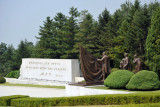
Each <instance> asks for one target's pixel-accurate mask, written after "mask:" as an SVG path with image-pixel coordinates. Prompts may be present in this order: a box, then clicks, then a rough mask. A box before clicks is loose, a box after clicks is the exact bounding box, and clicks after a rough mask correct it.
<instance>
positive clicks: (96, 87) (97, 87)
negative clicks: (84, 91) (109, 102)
mask: <svg viewBox="0 0 160 107" xmlns="http://www.w3.org/2000/svg"><path fill="white" fill-rule="evenodd" d="M87 88H93V89H102V90H115V91H127V92H141V93H145V92H152V93H160V90H154V91H130V90H125V89H109V88H108V87H105V86H95V87H87Z"/></svg>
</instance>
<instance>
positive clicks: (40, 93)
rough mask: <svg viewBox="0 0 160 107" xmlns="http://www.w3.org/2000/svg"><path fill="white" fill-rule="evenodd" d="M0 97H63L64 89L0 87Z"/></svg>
mask: <svg viewBox="0 0 160 107" xmlns="http://www.w3.org/2000/svg"><path fill="white" fill-rule="evenodd" d="M0 90H1V92H0V97H1V96H10V95H29V96H30V97H65V89H56V88H37V87H20V86H2V85H1V86H0Z"/></svg>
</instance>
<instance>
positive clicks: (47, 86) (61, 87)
mask: <svg viewBox="0 0 160 107" xmlns="http://www.w3.org/2000/svg"><path fill="white" fill-rule="evenodd" d="M0 85H5V86H23V87H39V88H57V89H65V86H49V85H32V84H11V83H3V84H0Z"/></svg>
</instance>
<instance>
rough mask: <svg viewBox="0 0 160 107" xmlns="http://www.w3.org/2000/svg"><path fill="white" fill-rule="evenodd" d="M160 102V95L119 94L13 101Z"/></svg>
mask: <svg viewBox="0 0 160 107" xmlns="http://www.w3.org/2000/svg"><path fill="white" fill-rule="evenodd" d="M157 102H160V93H158V94H155V93H154V94H152V93H150V94H147V93H143V94H142V93H137V94H117V95H115V94H114V95H113V94H112V95H92V96H77V97H61V98H58V97H57V98H19V99H13V100H11V106H15V107H46V106H47V107H48V106H75V105H124V104H141V103H157Z"/></svg>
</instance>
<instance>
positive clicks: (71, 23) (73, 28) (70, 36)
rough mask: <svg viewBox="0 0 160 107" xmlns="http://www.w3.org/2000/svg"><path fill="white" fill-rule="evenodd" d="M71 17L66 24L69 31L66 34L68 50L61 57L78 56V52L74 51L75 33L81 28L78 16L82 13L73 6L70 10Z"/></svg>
mask: <svg viewBox="0 0 160 107" xmlns="http://www.w3.org/2000/svg"><path fill="white" fill-rule="evenodd" d="M69 14H70V16H69V18H68V20H67V25H66V29H67V32H65V33H66V34H65V35H66V37H67V39H66V51H65V54H64V55H63V56H61V58H71V59H74V58H77V54H75V52H74V45H75V41H74V38H75V34H76V33H77V32H78V30H79V28H78V19H77V18H78V17H79V15H80V13H79V12H78V10H77V8H74V7H71V8H70V11H69Z"/></svg>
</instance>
